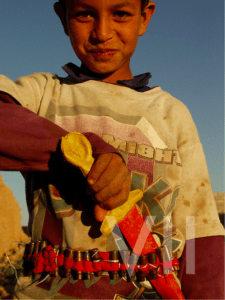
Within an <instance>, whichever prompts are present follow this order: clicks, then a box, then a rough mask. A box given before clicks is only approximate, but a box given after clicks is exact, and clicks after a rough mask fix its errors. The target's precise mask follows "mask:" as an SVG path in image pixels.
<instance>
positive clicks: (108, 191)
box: [91, 169, 131, 204]
mask: <svg viewBox="0 0 225 300" xmlns="http://www.w3.org/2000/svg"><path fill="white" fill-rule="evenodd" d="M130 181H131V180H130V175H129V173H128V172H126V169H125V171H123V172H122V171H121V172H119V173H117V175H116V176H115V177H114V178H113V180H112V181H111V182H110V184H108V185H107V186H105V187H104V188H102V189H101V190H99V191H97V192H94V191H93V190H91V194H92V195H93V196H94V198H95V201H96V202H97V203H99V204H100V203H103V202H105V201H108V200H109V199H110V198H112V197H114V196H115V195H117V194H118V193H120V191H124V192H126V191H129V189H130ZM91 188H92V187H91Z"/></svg>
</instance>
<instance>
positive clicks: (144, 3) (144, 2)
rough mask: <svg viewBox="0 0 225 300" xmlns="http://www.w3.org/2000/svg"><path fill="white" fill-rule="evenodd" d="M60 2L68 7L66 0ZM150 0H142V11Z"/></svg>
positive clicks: (59, 0)
mask: <svg viewBox="0 0 225 300" xmlns="http://www.w3.org/2000/svg"><path fill="white" fill-rule="evenodd" d="M58 2H59V3H60V4H61V5H62V7H64V8H66V0H58ZM148 2H149V0H141V11H143V10H144V9H145V7H146V6H147V4H148Z"/></svg>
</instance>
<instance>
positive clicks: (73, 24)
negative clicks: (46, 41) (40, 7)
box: [54, 0, 155, 83]
mask: <svg viewBox="0 0 225 300" xmlns="http://www.w3.org/2000/svg"><path fill="white" fill-rule="evenodd" d="M54 9H55V12H56V13H57V15H58V16H59V18H60V20H61V22H62V24H63V27H64V31H65V33H66V34H67V35H68V36H69V37H70V41H71V44H72V47H73V49H74V52H75V53H76V55H77V57H78V58H79V59H80V60H81V62H82V64H83V65H85V66H86V67H87V68H88V69H89V70H90V71H92V72H94V73H98V74H100V75H102V76H103V77H104V79H103V80H104V81H107V82H111V83H115V82H116V81H117V80H125V79H131V78H133V76H132V73H131V71H130V58H131V56H132V54H133V52H134V51H135V48H136V44H137V41H138V37H139V36H141V35H143V34H144V33H145V31H146V29H147V26H148V23H149V21H150V19H151V17H152V15H153V13H154V10H155V4H154V2H152V1H149V0H113V1H112V0H97V1H93V0H59V2H56V3H55V5H54Z"/></svg>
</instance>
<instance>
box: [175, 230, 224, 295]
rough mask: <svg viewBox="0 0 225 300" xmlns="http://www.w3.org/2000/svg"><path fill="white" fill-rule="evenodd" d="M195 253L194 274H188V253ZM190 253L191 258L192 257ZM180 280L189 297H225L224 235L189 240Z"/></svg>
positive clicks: (182, 261) (183, 256)
mask: <svg viewBox="0 0 225 300" xmlns="http://www.w3.org/2000/svg"><path fill="white" fill-rule="evenodd" d="M187 251H189V253H194V255H193V257H192V258H191V259H195V261H194V262H193V263H194V266H195V272H193V273H194V274H187V272H186V266H187V265H188V264H189V265H190V264H191V262H190V261H189V262H188V261H187V259H186V257H187V256H186V253H187ZM190 256H191V255H189V259H190ZM180 262H181V269H180V275H179V277H180V280H181V284H182V291H183V293H184V295H185V297H186V298H187V299H224V296H225V295H224V237H223V236H211V237H204V238H199V239H195V240H190V241H188V242H187V244H186V246H185V249H184V252H183V254H182V258H181V260H180Z"/></svg>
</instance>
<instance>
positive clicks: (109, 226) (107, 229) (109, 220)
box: [100, 190, 143, 235]
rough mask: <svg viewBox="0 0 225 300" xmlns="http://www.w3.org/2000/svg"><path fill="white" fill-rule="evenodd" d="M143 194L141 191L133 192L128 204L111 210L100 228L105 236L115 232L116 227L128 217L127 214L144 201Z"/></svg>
mask: <svg viewBox="0 0 225 300" xmlns="http://www.w3.org/2000/svg"><path fill="white" fill-rule="evenodd" d="M142 197H143V192H142V191H141V190H134V191H131V192H130V194H129V198H128V200H127V202H125V203H124V204H123V205H121V206H119V207H117V208H114V209H113V210H110V211H108V212H107V214H106V216H105V219H104V220H103V222H102V226H101V228H100V231H101V233H102V234H103V235H108V234H110V233H111V231H112V230H113V228H114V226H115V225H116V224H117V223H119V222H120V221H121V220H123V218H124V217H125V216H126V214H127V213H128V212H129V210H130V209H131V208H132V207H133V206H134V205H135V204H136V203H137V202H138V201H140V200H141V199H142Z"/></svg>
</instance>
